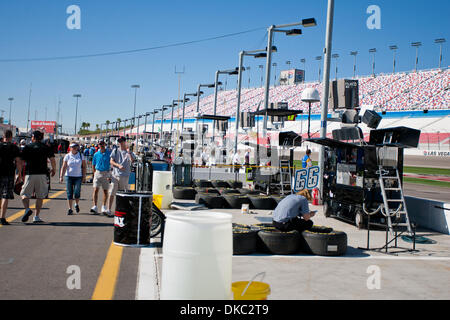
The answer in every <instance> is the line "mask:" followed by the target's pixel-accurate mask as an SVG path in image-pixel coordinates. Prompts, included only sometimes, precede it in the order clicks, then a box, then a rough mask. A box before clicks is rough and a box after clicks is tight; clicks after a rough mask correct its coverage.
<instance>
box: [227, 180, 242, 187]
mask: <svg viewBox="0 0 450 320" xmlns="http://www.w3.org/2000/svg"><path fill="white" fill-rule="evenodd" d="M228 184H229V185H230V187H231V188H233V189H240V188H242V186H243V183H242V181H234V180H231V181H228Z"/></svg>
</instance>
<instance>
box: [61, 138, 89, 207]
mask: <svg viewBox="0 0 450 320" xmlns="http://www.w3.org/2000/svg"><path fill="white" fill-rule="evenodd" d="M64 177H65V179H66V191H67V201H68V205H69V210H68V212H67V214H68V215H69V216H70V215H72V214H73V200H74V199H75V211H76V212H77V213H79V212H80V205H79V204H80V196H81V183H82V182H86V161H85V158H84V156H83V155H82V154H81V152H80V150H79V145H78V144H77V143H72V144H71V145H70V152H69V153H68V154H66V156H65V157H64V162H63V166H62V168H61V173H60V176H59V181H60V182H61V183H62V182H63V179H64Z"/></svg>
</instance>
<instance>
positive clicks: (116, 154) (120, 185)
mask: <svg viewBox="0 0 450 320" xmlns="http://www.w3.org/2000/svg"><path fill="white" fill-rule="evenodd" d="M117 142H118V143H119V147H118V148H115V149H114V150H113V152H112V153H111V160H110V161H111V166H112V168H113V174H112V178H111V185H110V188H109V208H108V215H109V216H112V213H111V209H112V206H113V202H114V198H115V196H116V193H117V191H118V190H121V191H127V190H129V184H128V181H129V179H130V174H131V164H132V163H133V161H135V160H136V157H135V155H134V154H133V152H132V151H131V150H130V149H129V148H127V139H126V138H125V137H120V138H119V139H118V140H117Z"/></svg>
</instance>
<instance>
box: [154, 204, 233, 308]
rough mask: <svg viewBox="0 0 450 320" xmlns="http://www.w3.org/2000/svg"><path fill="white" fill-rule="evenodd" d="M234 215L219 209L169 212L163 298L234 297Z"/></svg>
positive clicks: (163, 271) (166, 229)
mask: <svg viewBox="0 0 450 320" xmlns="http://www.w3.org/2000/svg"><path fill="white" fill-rule="evenodd" d="M232 257H233V231H232V225H231V215H230V214H227V213H219V212H205V211H203V212H182V211H179V212H178V211H177V212H171V213H168V214H167V220H166V227H165V234H164V243H163V263H162V281H161V282H162V283H161V299H162V300H228V299H230V298H231V296H232V294H231V280H232V279H231V276H232V272H231V271H232V270H231V269H232Z"/></svg>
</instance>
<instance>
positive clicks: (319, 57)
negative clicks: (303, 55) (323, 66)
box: [316, 56, 322, 83]
mask: <svg viewBox="0 0 450 320" xmlns="http://www.w3.org/2000/svg"><path fill="white" fill-rule="evenodd" d="M316 60H317V61H318V62H319V83H320V73H321V72H320V61H321V60H322V56H317V57H316Z"/></svg>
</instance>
